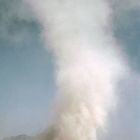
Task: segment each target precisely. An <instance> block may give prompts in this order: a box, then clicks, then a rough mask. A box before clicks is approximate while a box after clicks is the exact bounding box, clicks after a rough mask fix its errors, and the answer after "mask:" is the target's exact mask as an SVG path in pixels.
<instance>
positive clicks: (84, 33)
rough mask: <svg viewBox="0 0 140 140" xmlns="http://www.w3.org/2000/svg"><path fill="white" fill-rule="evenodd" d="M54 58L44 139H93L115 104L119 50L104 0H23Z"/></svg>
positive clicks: (121, 69) (121, 71) (106, 3)
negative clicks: (54, 94) (52, 90)
mask: <svg viewBox="0 0 140 140" xmlns="http://www.w3.org/2000/svg"><path fill="white" fill-rule="evenodd" d="M24 1H25V2H27V3H28V4H29V5H30V6H31V8H32V10H33V12H34V14H35V15H36V16H37V18H38V20H39V22H40V24H41V25H42V27H43V31H42V32H43V33H42V34H43V36H44V40H45V42H46V44H47V45H46V46H49V48H50V50H51V51H52V54H53V56H54V59H55V66H56V83H57V86H58V93H57V97H56V102H55V105H54V108H53V109H52V110H53V118H52V119H50V129H49V130H50V132H48V131H47V132H45V133H44V135H45V137H46V139H47V138H48V137H49V138H48V139H53V140H97V139H98V136H97V132H98V130H100V129H105V127H106V126H107V124H108V123H107V117H108V114H109V113H110V111H112V110H113V109H114V108H115V105H116V101H117V96H116V94H115V93H116V87H117V82H118V81H119V80H120V79H121V78H122V76H123V74H124V67H123V66H122V65H123V62H122V58H121V57H122V53H121V50H120V48H119V46H118V45H117V43H116V41H115V39H114V38H113V33H112V31H111V28H112V25H111V20H112V19H111V16H112V9H111V3H110V1H108V0H24Z"/></svg>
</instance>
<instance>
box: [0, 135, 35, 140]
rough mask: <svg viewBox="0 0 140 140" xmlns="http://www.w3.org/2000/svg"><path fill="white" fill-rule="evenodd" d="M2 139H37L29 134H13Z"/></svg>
mask: <svg viewBox="0 0 140 140" xmlns="http://www.w3.org/2000/svg"><path fill="white" fill-rule="evenodd" d="M2 140H35V139H34V137H31V136H27V135H18V136H12V137H6V138H3V139H2Z"/></svg>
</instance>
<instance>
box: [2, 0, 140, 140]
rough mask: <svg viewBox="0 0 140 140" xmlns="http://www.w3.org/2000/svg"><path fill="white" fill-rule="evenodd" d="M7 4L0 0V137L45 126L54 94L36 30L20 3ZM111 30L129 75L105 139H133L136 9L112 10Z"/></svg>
mask: <svg viewBox="0 0 140 140" xmlns="http://www.w3.org/2000/svg"><path fill="white" fill-rule="evenodd" d="M12 2H13V3H11V0H0V137H4V136H11V135H18V134H21V133H26V134H29V135H32V134H36V133H37V132H39V131H41V130H42V129H43V128H45V127H46V126H47V116H48V112H49V109H51V108H50V107H49V105H50V104H51V102H52V99H53V97H54V95H55V93H56V86H55V82H54V69H53V60H52V57H51V54H50V53H49V51H48V50H47V49H46V48H44V47H43V41H42V39H41V37H40V33H41V27H40V25H39V24H38V22H37V20H36V19H35V17H33V16H32V14H31V13H30V11H29V10H25V7H24V6H23V5H22V4H21V2H20V0H13V1H12ZM115 10H116V11H117V10H118V9H117V8H116V9H115ZM113 29H114V35H115V36H116V38H117V39H118V40H119V41H120V43H121V44H122V47H123V49H124V52H125V54H126V57H127V59H128V60H129V65H130V67H131V69H132V72H131V74H130V76H129V77H128V78H127V79H125V80H124V81H123V82H122V83H121V85H120V89H119V92H120V95H119V96H120V106H119V108H118V113H117V114H116V115H114V116H112V117H111V120H112V121H111V125H110V128H111V130H110V133H109V136H108V137H109V138H107V139H110V140H112V139H113V140H124V139H126V140H139V139H140V133H139V132H140V108H139V106H140V94H139V93H140V63H139V61H140V46H139V44H140V11H139V10H138V9H136V8H133V9H126V10H122V11H121V10H120V11H119V12H116V13H115V18H114V28H113Z"/></svg>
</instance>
